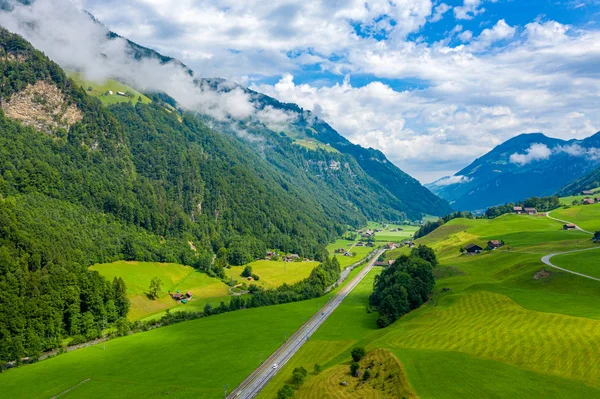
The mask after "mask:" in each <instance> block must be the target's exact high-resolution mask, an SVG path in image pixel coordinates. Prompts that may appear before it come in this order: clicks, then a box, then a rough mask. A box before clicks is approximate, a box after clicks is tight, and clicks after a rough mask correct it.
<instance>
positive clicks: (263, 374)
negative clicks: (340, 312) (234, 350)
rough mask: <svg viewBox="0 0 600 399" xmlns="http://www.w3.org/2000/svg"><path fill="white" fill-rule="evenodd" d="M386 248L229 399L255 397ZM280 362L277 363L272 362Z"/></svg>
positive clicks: (359, 280) (231, 394)
mask: <svg viewBox="0 0 600 399" xmlns="http://www.w3.org/2000/svg"><path fill="white" fill-rule="evenodd" d="M383 252H385V249H380V250H378V251H377V253H376V254H375V256H373V257H372V258H371V260H370V261H369V263H368V264H367V266H365V268H364V269H363V270H361V271H360V273H358V274H357V275H356V277H354V278H353V279H352V280H351V281H350V282H349V283H348V284H347V285H346V286H345V287H344V288H342V289H341V290H340V292H338V293H337V294H336V295H335V296H334V297H333V298H331V299H330V300H329V301H328V302H327V303H326V304H325V306H323V307H322V308H321V309H320V310H319V311H318V312H317V313H316V314H315V315H314V316H313V317H311V319H310V320H308V321H307V322H306V323H304V325H302V327H300V328H299V329H298V331H296V332H295V333H294V335H292V336H291V337H290V338H289V339H288V340H287V341H286V342H285V343H284V344H283V345H282V346H281V347H279V349H277V350H276V351H275V353H273V354H272V355H271V356H270V357H269V358H268V359H267V360H266V361H265V362H264V363H263V364H262V365H261V366H260V367H258V368H257V369H256V370H255V371H254V372H253V373H252V374H250V376H248V378H246V379H245V380H244V381H243V382H242V383H241V384H240V385H239V386H238V387H237V388H236V389H235V390H233V391H232V392H231V393H230V394H229V395H228V396H227V398H228V399H234V398H235V399H250V398H254V397H255V396H256V395H257V394H258V393H259V392H260V390H261V389H263V388H264V387H265V385H267V383H268V382H269V381H270V380H271V378H273V377H274V376H275V374H277V372H278V371H279V370H280V369H281V367H282V366H283V365H284V364H285V363H286V362H287V361H288V360H290V359H291V358H292V356H294V354H295V353H296V352H297V351H298V349H300V348H301V347H302V345H304V343H305V342H306V341H308V339H309V338H310V336H311V335H312V334H313V333H314V332H315V331H316V330H317V329H318V328H319V327H320V326H321V324H323V322H324V321H325V320H327V318H328V317H329V316H330V315H331V314H332V313H333V311H334V310H335V309H336V308H337V307H338V306H339V305H340V303H342V301H343V300H344V298H346V296H348V294H349V293H350V292H351V291H352V290H353V289H354V288H355V287H356V286H357V285H358V283H360V282H361V281H362V279H363V278H364V277H365V276H366V275H367V274H368V273H369V272H370V271H371V269H373V265H374V264H375V262H376V261H377V258H378V257H379V256H380V255H381V254H382V253H383ZM275 364H276V365H277V367H274V366H273V365H275Z"/></svg>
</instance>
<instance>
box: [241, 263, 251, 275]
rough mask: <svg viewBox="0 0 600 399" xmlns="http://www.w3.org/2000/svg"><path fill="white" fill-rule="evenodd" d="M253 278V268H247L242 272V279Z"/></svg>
mask: <svg viewBox="0 0 600 399" xmlns="http://www.w3.org/2000/svg"><path fill="white" fill-rule="evenodd" d="M250 276H252V266H246V267H245V268H244V271H243V272H242V277H250Z"/></svg>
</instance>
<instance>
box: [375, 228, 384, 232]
mask: <svg viewBox="0 0 600 399" xmlns="http://www.w3.org/2000/svg"><path fill="white" fill-rule="evenodd" d="M382 231H383V229H375V233H381V232H382Z"/></svg>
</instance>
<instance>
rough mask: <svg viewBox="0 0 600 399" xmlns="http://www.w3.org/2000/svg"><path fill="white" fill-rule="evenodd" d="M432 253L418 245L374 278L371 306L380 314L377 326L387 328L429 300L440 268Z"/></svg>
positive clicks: (370, 299) (429, 249) (370, 298)
mask: <svg viewBox="0 0 600 399" xmlns="http://www.w3.org/2000/svg"><path fill="white" fill-rule="evenodd" d="M437 263H438V262H437V258H436V256H435V253H434V252H433V250H432V249H431V248H429V247H427V246H424V245H419V246H418V247H415V248H413V249H412V250H411V252H410V255H401V256H400V257H399V258H398V259H396V261H395V262H394V263H393V264H392V265H391V266H390V267H388V268H385V269H384V270H383V272H381V274H379V275H378V276H376V277H375V283H374V286H373V293H372V294H371V296H370V297H369V303H370V305H371V306H374V307H375V308H376V309H377V311H378V312H379V318H378V319H377V325H378V326H379V327H386V326H388V325H390V324H392V323H393V322H394V321H396V320H398V319H399V318H400V317H401V316H402V315H404V314H406V313H408V312H410V311H411V310H413V309H416V308H418V307H419V306H421V305H422V304H423V303H425V302H426V301H427V300H428V299H429V295H430V294H431V290H433V287H434V285H435V277H434V276H433V268H434V267H435V266H437Z"/></svg>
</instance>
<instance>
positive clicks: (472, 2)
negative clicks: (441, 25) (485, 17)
mask: <svg viewBox="0 0 600 399" xmlns="http://www.w3.org/2000/svg"><path fill="white" fill-rule="evenodd" d="M481 3H482V0H464V2H463V5H462V6H458V7H454V17H455V18H456V19H473V18H475V17H476V16H477V15H479V14H482V13H483V12H485V8H483V7H482V5H481Z"/></svg>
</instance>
